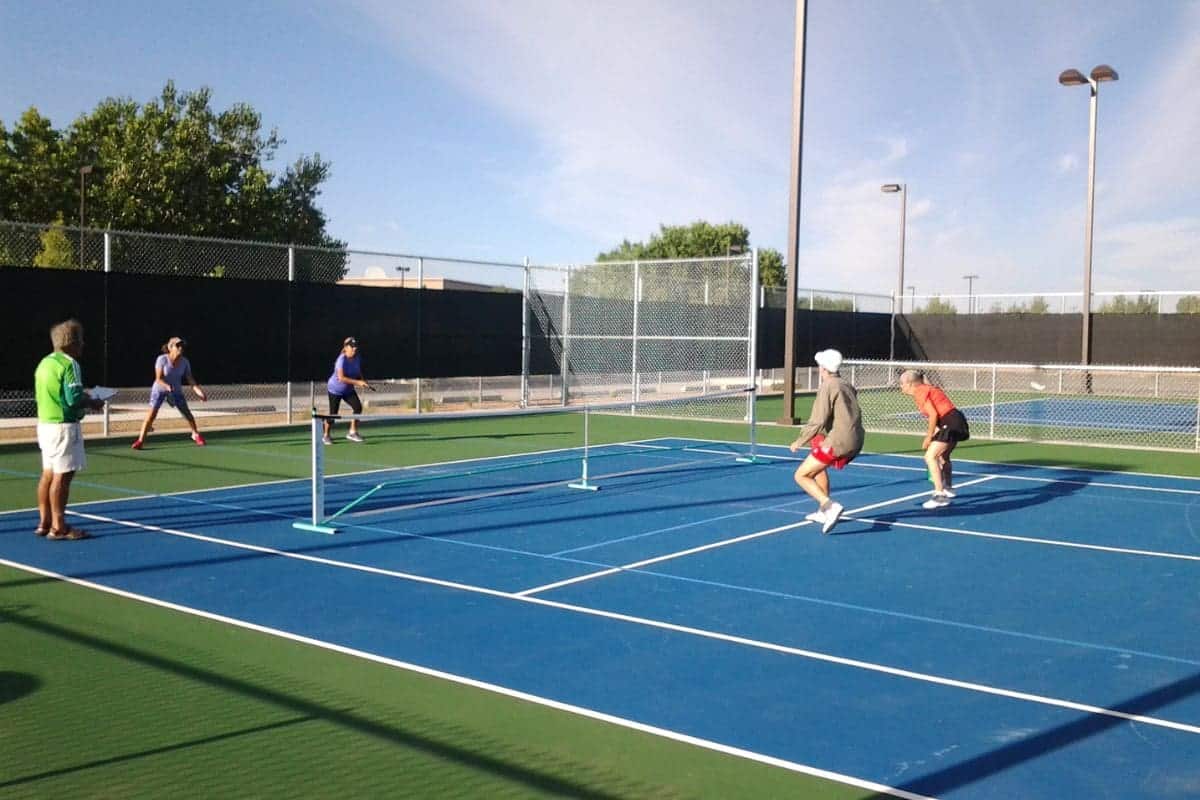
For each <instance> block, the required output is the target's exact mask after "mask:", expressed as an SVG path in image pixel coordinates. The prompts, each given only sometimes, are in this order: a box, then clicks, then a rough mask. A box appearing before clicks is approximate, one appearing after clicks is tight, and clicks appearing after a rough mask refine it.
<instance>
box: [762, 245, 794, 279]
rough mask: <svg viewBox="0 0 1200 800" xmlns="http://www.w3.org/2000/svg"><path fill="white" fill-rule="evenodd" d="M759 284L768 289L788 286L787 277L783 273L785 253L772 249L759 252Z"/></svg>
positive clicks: (765, 248)
mask: <svg viewBox="0 0 1200 800" xmlns="http://www.w3.org/2000/svg"><path fill="white" fill-rule="evenodd" d="M758 282H759V284H760V285H762V286H766V287H768V288H778V287H781V286H784V285H786V284H787V275H786V274H785V273H784V271H783V253H781V252H779V251H778V250H775V249H774V248H771V247H764V248H762V249H761V250H759V251H758Z"/></svg>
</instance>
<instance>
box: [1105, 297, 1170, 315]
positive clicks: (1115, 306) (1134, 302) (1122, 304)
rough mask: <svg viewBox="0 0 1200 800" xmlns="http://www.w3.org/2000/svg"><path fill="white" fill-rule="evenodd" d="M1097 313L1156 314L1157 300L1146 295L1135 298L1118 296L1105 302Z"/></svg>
mask: <svg viewBox="0 0 1200 800" xmlns="http://www.w3.org/2000/svg"><path fill="white" fill-rule="evenodd" d="M1097 313H1100V314H1157V313H1158V300H1156V299H1155V298H1153V297H1149V296H1147V295H1144V294H1143V295H1138V296H1137V297H1135V298H1130V297H1126V296H1125V295H1123V294H1119V295H1117V296H1116V297H1113V298H1111V299H1109V300H1106V301H1105V302H1104V303H1103V304H1102V305H1101V306H1100V308H1099V309H1097Z"/></svg>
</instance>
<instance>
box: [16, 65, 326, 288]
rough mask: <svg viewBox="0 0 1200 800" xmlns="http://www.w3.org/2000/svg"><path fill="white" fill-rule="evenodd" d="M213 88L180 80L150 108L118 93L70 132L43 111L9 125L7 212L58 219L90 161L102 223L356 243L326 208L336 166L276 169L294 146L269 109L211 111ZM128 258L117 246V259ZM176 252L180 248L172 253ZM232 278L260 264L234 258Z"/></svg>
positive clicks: (309, 159) (187, 267)
mask: <svg viewBox="0 0 1200 800" xmlns="http://www.w3.org/2000/svg"><path fill="white" fill-rule="evenodd" d="M211 97H212V92H211V90H209V89H208V88H201V89H198V90H196V91H193V92H179V91H177V90H176V88H175V85H174V83H173V82H168V83H167V84H166V86H165V87H164V88H163V90H162V93H161V94H160V96H159V97H157V98H155V99H153V100H151V101H149V102H147V103H145V104H139V103H137V102H135V101H133V100H131V99H128V98H108V99H106V100H103V101H102V102H100V103H99V104H98V105H97V106H96V108H95V109H93V110H92V111H91V112H89V113H85V114H83V115H81V116H80V117H79V118H77V119H76V120H75V121H74V122H72V123H71V125H70V126H69V127H68V128H67V129H66V131H65V132H61V133H60V132H58V131H55V130H54V129H53V127H52V126H51V125H50V122H49V120H46V119H45V118H44V117H42V116H41V115H40V114H39V113H38V112H37V110H36V109H33V108H31V109H29V110H28V111H26V112H25V113H24V114H23V115H22V116H21V118H20V120H19V121H18V123H17V125H16V126H14V128H13V130H12V131H11V132H8V133H3V128H2V127H0V203H2V205H0V218H4V219H15V220H25V221H29V222H50V221H52V220H54V219H55V218H56V215H63V216H65V217H66V218H70V217H71V215H72V214H73V213H74V210H75V209H77V208H78V207H79V200H80V197H79V167H80V166H84V165H91V166H93V167H94V168H95V170H94V171H93V173H92V174H91V175H90V176H89V179H88V182H87V189H86V191H87V198H86V200H87V211H88V214H87V222H88V224H89V225H90V226H92V227H107V228H114V229H118V230H132V231H145V232H150V233H167V234H179V235H185V236H210V237H220V238H228V239H253V240H259V241H263V240H265V241H274V242H280V243H289V244H298V245H314V246H318V247H325V248H333V249H334V250H336V251H344V249H345V243H344V242H340V241H338V240H336V239H334V238H333V237H331V236H330V235H329V234H328V232H327V231H326V230H325V228H326V222H327V220H326V218H325V214H324V212H322V211H321V209H320V208H319V207H318V206H317V198H318V196H319V195H320V193H321V185H322V184H323V183H324V182H325V181H326V180H328V178H329V176H330V164H329V162H327V161H324V160H322V159H321V156H320V155H319V154H315V155H313V156H301V157H300V158H298V159H297V160H296V161H295V162H294V163H293V164H291V165H290V166H288V167H287V168H285V169H284V170H283V172H282V173H280V174H278V175H276V174H275V173H274V172H272V171H271V170H270V169H269V163H270V162H271V161H272V159H273V158H274V157H275V154H276V152H277V151H278V149H279V147H280V146H281V145H282V144H283V143H284V140H283V139H282V138H281V137H280V135H279V133H278V132H277V131H276V130H274V129H271V130H270V131H267V132H263V130H262V118H261V115H260V114H259V113H258V112H257V111H255V110H254V109H253V108H252V107H251V106H249V105H247V104H245V103H235V104H234V105H232V106H230V107H229V108H228V109H226V110H224V111H216V110H214V109H213V108H212V107H211ZM123 255H124V254H123V253H122V252H121V250H120V248H119V247H115V248H114V252H113V258H114V261H117V260H119V259H120V258H121V257H122V256H123ZM167 258H168V259H169V258H170V256H169V255H168V256H167ZM316 261H317V262H318V263H319V265H320V268H319V269H315V268H314V269H313V270H310V271H308V272H307V273H305V276H304V277H306V278H307V279H310V280H337V279H338V278H341V277H343V276H344V275H345V272H346V264H347V260H346V257H345V254H344V252H343V253H341V257H340V258H332V259H331V258H328V257H327V254H325V255H323V256H322V257H321V258H320V259H317V260H316ZM215 266H216V264H215V263H212V264H192V263H185V262H183V261H176V262H174V263H167V264H164V265H163V267H164V268H165V269H166V270H167V271H171V272H175V273H178V274H197V275H203V274H206V273H208V272H209V271H211V270H212V269H213V267H215ZM225 266H226V267H227V269H228V272H227V273H226V274H227V275H230V276H243V277H262V276H261V275H252V274H248V273H247V272H246V270H247V269H248V267H245V266H243V265H238V264H234V263H228V264H225Z"/></svg>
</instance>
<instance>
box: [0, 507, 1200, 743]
mask: <svg viewBox="0 0 1200 800" xmlns="http://www.w3.org/2000/svg"><path fill="white" fill-rule="evenodd" d="M893 502H896V501H893ZM69 513H73V514H75V515H76V516H82V517H85V518H88V519H93V520H97V521H102V522H109V523H112V524H115V525H119V526H123V527H128V528H136V529H140V530H147V531H152V532H155V533H164V534H168V535H171V536H178V537H182V538H185V539H192V540H195V541H202V542H208V543H211V544H217V545H222V546H226V547H233V548H236V549H239V550H247V551H250V552H256V553H262V554H264V555H271V556H277V557H279V558H292V559H296V560H298V561H305V562H308V563H312V564H320V565H324V566H328V567H334V568H338V569H347V570H353V571H356V572H363V573H369V574H373V575H381V576H385V577H391V578H397V579H399V580H405V581H412V582H415V583H422V584H426V585H430V586H439V587H442V588H446V589H451V590H454V591H461V592H470V593H472V594H477V595H481V596H486V597H494V598H497V599H501V600H505V601H512V602H520V603H530V604H534V605H538V606H542V607H545V608H553V609H557V610H560V611H567V612H571V613H576V614H583V615H586V616H591V617H599V618H602V619H610V620H613V621H616V622H622V623H627V624H632V625H641V626H645V627H649V628H654V629H657V630H664V631H671V632H673V633H680V634H684V635H687V636H695V637H699V638H703V639H709V640H713V641H719V642H725V643H728V644H734V645H738V646H742V647H748V648H752V649H755V650H761V651H766V652H772V653H778V654H782V655H788V656H795V657H798V658H805V659H810V660H813V661H820V662H824V663H828V664H836V665H838V666H843V667H849V668H852V669H858V670H862V671H866V672H872V673H876V674H881V675H889V676H892V677H896V678H903V679H907V680H914V681H918V682H921V683H926V684H932V685H937V686H946V687H949V688H953V689H961V690H964V691H969V692H975V693H978V694H984V695H990V696H993V697H1003V698H1007V699H1010V700H1018V701H1022V702H1028V703H1033V704H1036V705H1042V706H1048V707H1053V708H1062V709H1068V710H1071V711H1080V712H1083V713H1087V714H1094V715H1097V716H1103V717H1108V718H1111V719H1118V720H1122V721H1126V722H1140V723H1142V724H1145V725H1152V726H1155V727H1158V728H1165V729H1168V730H1174V731H1179V732H1182V733H1187V734H1192V735H1200V725H1192V724H1189V723H1186V722H1179V721H1177V720H1171V719H1165V718H1162V717H1151V716H1146V715H1142V714H1132V713H1129V712H1126V711H1120V710H1117V709H1112V708H1105V707H1103V706H1096V705H1091V704H1088V703H1080V702H1076V701H1074V700H1066V699H1063V698H1058V697H1050V696H1048V695H1040V694H1034V693H1031V692H1022V691H1017V690H1013V689H1005V688H1002V687H998V686H990V685H988V684H983V683H976V682H973V681H962V680H957V679H955V678H947V677H944V676H941V675H934V674H932V673H927V672H917V671H915V670H908V669H901V668H899V667H890V666H887V665H886V664H877V663H874V662H871V661H863V660H861V659H855V658H846V657H844V656H836V655H833V654H831V653H823V652H820V651H817V650H808V649H805V648H801V647H793V646H790V645H784V644H779V643H777V642H769V641H765V640H762V639H752V638H749V637H745V636H737V635H735V634H730V633H722V632H720V631H712V630H707V629H704V628H696V627H692V626H689V625H680V624H678V623H673V622H666V621H664V620H656V619H652V618H649V617H640V616H635V615H632V614H622V613H619V612H616V611H607V610H604V609H599V608H590V607H588V606H581V605H576V604H573V603H564V602H561V601H557V600H550V599H548V598H544V597H533V596H529V595H525V594H518V593H515V592H505V591H501V590H499V589H489V588H487V587H483V586H474V585H471V584H466V583H460V582H456V581H447V580H442V579H440V578H430V577H426V576H423V575H415V574H412V573H407V572H400V571H398V570H390V569H384V568H382V567H372V566H369V565H365V564H355V563H352V562H347V561H339V560H337V559H331V558H325V557H323V556H313V555H308V554H305V553H292V552H288V551H285V550H278V549H275V548H272V547H266V546H264V545H254V544H247V543H245V542H237V541H231V540H229V539H222V538H220V537H216V536H208V535H204V534H198V533H189V532H187V531H181V530H175V529H171V528H164V527H161V526H158V525H148V524H146V523H141V522H129V521H126V520H119V519H113V518H110V517H103V516H100V515H97V514H79V513H78V512H69ZM800 524H803V523H797V525H796V526H798V525H800ZM796 526H793V527H796ZM0 564H5V565H8V566H12V567H15V568H18V569H26V570H30V571H37V570H36V568H31V567H27V566H26V565H22V564H17V563H14V562H9V561H5V560H2V559H0ZM56 577H62V576H56ZM63 579H64V580H69V581H71V582H78V583H86V582H84V581H81V580H78V579H74V578H63ZM89 585H90V586H92V587H93V588H98V589H101V590H103V591H112V592H114V593H115V592H119V591H120V590H116V589H112V588H111V587H104V586H103V585H101V584H89ZM153 602H155V603H157V604H165V601H159V600H154V601H153ZM203 613H204V614H206V615H207V614H208V612H203ZM246 624H247V625H250V624H252V623H246Z"/></svg>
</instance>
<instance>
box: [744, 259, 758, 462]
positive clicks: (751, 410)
mask: <svg viewBox="0 0 1200 800" xmlns="http://www.w3.org/2000/svg"><path fill="white" fill-rule="evenodd" d="M760 290H761V287H760V286H759V284H758V248H757V247H754V248H752V249H751V250H750V309H749V311H750V322H749V325H748V329H747V331H746V372H747V373H748V374H747V376H746V377H747V378H749V380H750V383H749V388H751V390H752V391H751V392H750V394H749V396H747V398H746V417H747V419H748V420H749V421H750V434H751V436H753V435H754V431H755V427H754V421H755V415H756V414H757V413H758V411H757V409H756V408H755V401H756V399H757V397H758V386H759V383H758V381H759V376H758V373H759V369H758V302H757V300H758V295H759V292H760ZM750 455H751V457H753V456H754V453H753V449H752V450H751V453H750Z"/></svg>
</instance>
